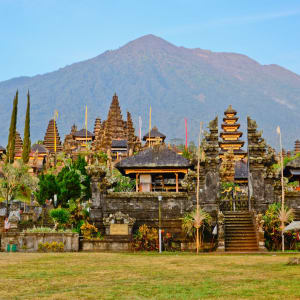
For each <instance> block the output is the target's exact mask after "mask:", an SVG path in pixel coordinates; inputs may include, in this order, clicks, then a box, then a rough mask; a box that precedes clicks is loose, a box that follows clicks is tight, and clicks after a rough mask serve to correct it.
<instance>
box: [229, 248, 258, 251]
mask: <svg viewBox="0 0 300 300" xmlns="http://www.w3.org/2000/svg"><path fill="white" fill-rule="evenodd" d="M225 251H227V252H258V248H246V249H239V248H228V249H225Z"/></svg>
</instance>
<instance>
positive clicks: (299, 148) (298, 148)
mask: <svg viewBox="0 0 300 300" xmlns="http://www.w3.org/2000/svg"><path fill="white" fill-rule="evenodd" d="M294 152H295V154H296V153H299V152H300V141H299V140H297V141H296V142H295V149H294Z"/></svg>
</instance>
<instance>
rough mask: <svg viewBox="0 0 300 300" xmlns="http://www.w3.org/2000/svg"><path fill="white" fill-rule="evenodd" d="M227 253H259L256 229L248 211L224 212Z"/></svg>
mask: <svg viewBox="0 0 300 300" xmlns="http://www.w3.org/2000/svg"><path fill="white" fill-rule="evenodd" d="M224 221H225V232H224V234H225V251H236V252H254V251H258V242H257V236H256V231H255V230H256V229H255V227H254V225H253V222H252V216H251V214H250V213H249V212H248V211H228V212H224Z"/></svg>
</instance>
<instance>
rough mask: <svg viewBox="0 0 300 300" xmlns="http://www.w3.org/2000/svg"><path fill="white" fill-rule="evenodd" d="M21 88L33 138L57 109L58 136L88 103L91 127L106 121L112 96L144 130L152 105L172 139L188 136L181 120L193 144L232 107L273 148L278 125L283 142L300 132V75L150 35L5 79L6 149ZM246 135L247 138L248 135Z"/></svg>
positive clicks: (1, 110) (1, 99)
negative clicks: (47, 69) (78, 59)
mask: <svg viewBox="0 0 300 300" xmlns="http://www.w3.org/2000/svg"><path fill="white" fill-rule="evenodd" d="M16 89H19V92H20V94H19V95H20V98H19V103H20V107H19V120H18V129H19V130H20V131H21V133H22V132H23V123H24V116H25V103H26V92H27V89H29V90H30V93H31V101H32V116H31V120H32V121H31V122H32V123H31V128H32V140H33V141H35V140H37V139H42V138H43V136H44V134H45V131H46V127H47V123H48V121H49V119H50V118H51V116H52V115H53V112H54V110H55V109H57V110H58V111H59V119H58V127H59V132H60V134H61V136H64V135H65V134H66V133H68V132H69V130H70V128H71V125H72V124H73V123H76V124H77V125H78V127H83V126H84V106H85V104H87V105H88V107H89V128H90V129H92V127H93V122H94V119H95V118H96V117H97V116H100V117H101V118H102V119H105V118H106V116H107V113H108V107H109V104H110V102H111V98H112V95H113V93H114V92H116V93H117V94H118V96H119V100H120V105H121V108H122V112H123V116H124V115H125V114H126V110H129V111H130V112H131V113H132V115H133V118H134V122H135V124H137V120H138V116H139V115H141V116H142V118H143V132H145V131H147V127H148V114H149V107H150V105H151V106H152V125H157V126H158V127H159V129H160V131H162V132H163V133H165V134H166V135H167V137H168V138H169V139H173V138H182V139H184V133H185V130H184V117H186V118H188V120H189V123H188V124H189V135H190V136H189V139H190V140H191V139H194V140H196V136H197V134H198V130H199V122H200V120H202V121H205V122H208V121H209V120H211V119H213V118H214V117H215V115H216V114H219V117H220V121H222V114H223V112H224V110H225V109H226V108H227V106H228V105H229V104H232V105H233V107H234V108H235V109H236V110H237V111H238V114H239V116H240V117H241V119H240V122H241V124H242V128H241V129H242V130H243V131H244V132H245V130H246V116H247V115H250V116H251V117H252V118H253V119H255V120H257V122H258V125H259V127H260V129H263V130H264V136H265V137H266V138H267V141H268V142H270V143H271V144H273V145H274V146H276V145H277V144H276V143H277V137H276V134H275V128H276V126H277V125H278V124H279V125H281V127H282V132H283V133H284V138H285V139H284V144H285V146H286V147H292V145H293V141H294V140H295V139H297V138H299V135H298V132H300V130H299V129H300V122H299V121H298V120H299V116H300V106H299V103H300V76H298V75H297V74H295V73H292V72H290V71H288V70H286V69H284V68H282V67H280V66H277V65H267V66H264V65H260V64H259V63H257V62H256V61H254V60H252V59H250V58H249V57H247V56H245V55H241V54H235V53H215V52H211V51H207V50H201V49H187V48H184V47H176V46H174V45H172V44H170V43H168V42H166V41H164V40H163V39H161V38H158V37H155V36H153V35H147V36H144V37H141V38H139V39H137V40H134V41H132V42H129V43H128V44H126V45H125V46H123V47H121V48H119V49H117V50H114V51H106V52H104V53H103V54H101V55H99V56H97V57H95V58H92V59H89V60H86V61H83V62H79V63H75V64H72V65H70V66H66V67H64V68H62V69H59V70H57V71H55V72H51V73H48V74H44V75H37V76H34V77H20V78H15V79H11V80H8V81H4V82H0V117H1V120H2V122H1V127H0V128H1V131H0V143H1V144H3V145H6V142H7V133H8V126H9V118H10V113H11V109H12V101H13V97H14V93H15V91H16ZM244 138H245V136H244Z"/></svg>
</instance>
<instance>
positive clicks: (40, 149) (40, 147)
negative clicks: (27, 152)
mask: <svg viewBox="0 0 300 300" xmlns="http://www.w3.org/2000/svg"><path fill="white" fill-rule="evenodd" d="M31 152H38V153H48V152H49V151H48V150H47V148H46V147H45V146H43V145H40V144H34V145H33V146H32V147H31Z"/></svg>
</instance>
